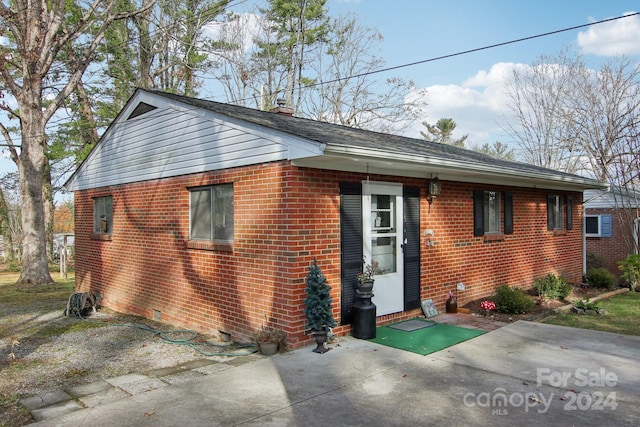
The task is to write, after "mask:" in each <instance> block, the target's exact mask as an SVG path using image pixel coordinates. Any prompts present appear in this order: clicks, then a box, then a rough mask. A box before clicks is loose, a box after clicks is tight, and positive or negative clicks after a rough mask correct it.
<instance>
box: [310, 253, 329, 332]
mask: <svg viewBox="0 0 640 427" xmlns="http://www.w3.org/2000/svg"><path fill="white" fill-rule="evenodd" d="M330 291H331V287H330V286H329V285H327V278H326V277H324V274H322V270H321V269H320V267H318V262H317V260H316V259H314V260H313V264H311V265H310V266H309V274H307V289H306V292H307V297H306V298H305V299H304V304H305V308H304V314H305V316H307V325H306V328H308V329H311V330H312V331H321V330H322V329H323V328H332V327H334V326H335V325H336V321H335V319H334V318H333V313H332V312H331V305H332V302H333V300H332V299H331V295H330Z"/></svg>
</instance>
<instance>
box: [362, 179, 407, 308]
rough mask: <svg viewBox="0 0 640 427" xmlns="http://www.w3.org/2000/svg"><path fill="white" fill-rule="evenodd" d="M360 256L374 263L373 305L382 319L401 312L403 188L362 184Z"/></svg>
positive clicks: (402, 298) (379, 183)
mask: <svg viewBox="0 0 640 427" xmlns="http://www.w3.org/2000/svg"><path fill="white" fill-rule="evenodd" d="M362 190H363V191H362V194H363V203H362V206H363V208H362V211H363V212H362V223H363V231H364V232H363V252H364V257H365V260H366V262H367V264H368V263H370V262H372V261H373V262H377V263H378V268H379V269H380V270H381V272H380V273H378V274H376V276H375V283H374V286H373V293H374V295H375V296H374V297H373V300H372V301H373V303H374V304H375V305H376V314H377V315H378V316H382V315H385V314H390V313H397V312H399V311H402V310H404V274H403V266H404V263H403V254H402V239H403V235H404V234H403V230H402V224H403V214H402V184H394V183H382V182H369V181H364V182H363V183H362Z"/></svg>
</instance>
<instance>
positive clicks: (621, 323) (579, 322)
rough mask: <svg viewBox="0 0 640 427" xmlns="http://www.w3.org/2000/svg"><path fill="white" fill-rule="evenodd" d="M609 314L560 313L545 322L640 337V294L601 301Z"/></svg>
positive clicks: (626, 293) (634, 293)
mask: <svg viewBox="0 0 640 427" xmlns="http://www.w3.org/2000/svg"><path fill="white" fill-rule="evenodd" d="M601 303H602V308H604V309H605V310H606V311H607V314H574V313H559V314H555V315H553V316H551V317H547V318H546V319H544V320H543V323H549V324H552V325H560V326H570V327H573V328H582V329H594V330H597V331H605V332H614V333H618V334H625V335H640V292H625V293H624V294H619V295H616V296H613V297H611V298H608V299H604V300H601Z"/></svg>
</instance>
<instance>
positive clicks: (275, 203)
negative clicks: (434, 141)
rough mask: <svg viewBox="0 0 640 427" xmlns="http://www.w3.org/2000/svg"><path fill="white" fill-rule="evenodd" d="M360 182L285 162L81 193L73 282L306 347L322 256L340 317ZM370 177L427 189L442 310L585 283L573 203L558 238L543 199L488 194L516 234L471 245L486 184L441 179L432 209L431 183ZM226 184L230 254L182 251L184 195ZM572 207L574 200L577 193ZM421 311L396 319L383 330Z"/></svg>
mask: <svg viewBox="0 0 640 427" xmlns="http://www.w3.org/2000/svg"><path fill="white" fill-rule="evenodd" d="M364 178H365V176H363V175H358V174H351V173H342V172H335V171H323V170H316V169H305V168H296V167H293V166H291V165H289V164H288V163H287V162H282V163H272V164H264V165H260V166H253V167H243V168H237V169H232V170H226V171H218V172H211V173H204V174H198V175H190V176H182V177H177V178H171V179H163V180H155V181H148V182H141V183H135V184H129V185H125V186H114V187H108V188H99V189H93V190H86V191H79V192H76V194H75V214H76V237H75V239H76V240H75V244H76V259H77V260H76V282H77V285H76V286H77V288H78V290H79V291H87V290H89V289H91V290H93V291H98V292H100V293H102V294H103V297H104V300H103V304H104V305H105V306H108V307H111V308H113V309H115V310H118V311H125V312H130V313H133V314H138V315H142V316H145V317H148V318H152V317H153V315H154V310H157V312H160V313H161V317H162V320H163V321H167V322H170V323H173V324H176V325H181V326H183V327H187V328H191V329H194V330H197V331H199V332H202V333H205V334H212V335H216V334H217V333H218V331H222V332H226V333H230V334H231V335H232V337H233V338H234V339H236V340H248V339H250V334H251V332H252V331H254V330H256V329H257V328H259V327H260V326H261V325H263V324H265V323H267V324H268V325H270V326H276V327H279V328H281V329H283V330H284V331H285V332H286V333H287V335H288V339H289V343H290V345H291V347H293V348H295V347H298V346H300V345H303V344H309V343H310V340H309V338H308V337H306V336H305V335H304V333H303V329H304V324H305V319H304V315H303V312H302V309H303V307H302V301H303V299H304V297H305V291H304V289H305V279H306V274H307V271H308V266H309V264H310V263H311V262H312V260H313V258H314V257H316V258H317V259H318V264H319V266H320V267H321V268H322V271H323V273H324V274H325V276H326V277H327V280H328V283H329V284H330V285H331V286H332V288H333V290H332V296H333V299H334V313H335V317H336V319H338V320H339V315H340V312H339V307H340V235H339V230H340V223H339V221H340V218H339V212H340V209H339V202H340V195H339V183H340V182H341V181H351V182H359V181H361V180H362V179H364ZM370 179H372V180H376V181H394V182H403V183H404V184H405V185H409V186H419V187H420V188H421V189H422V190H421V193H422V194H421V198H422V200H421V230H422V231H424V230H425V229H427V228H429V229H433V230H434V231H435V236H434V237H433V238H432V241H433V242H434V245H433V246H429V247H427V246H426V244H425V240H424V239H425V238H424V236H423V235H422V236H421V239H422V243H423V244H422V251H423V252H422V265H421V269H422V298H423V299H424V298H433V299H434V301H435V302H436V305H437V307H438V309H439V310H441V311H444V301H445V296H446V291H447V290H449V289H452V288H453V285H454V284H455V283H457V282H458V281H462V282H464V283H465V284H466V286H467V290H466V291H465V292H463V293H459V295H458V297H459V300H460V301H459V304H464V303H465V302H466V301H469V300H471V299H475V298H479V297H481V296H485V295H489V294H491V293H492V291H493V289H494V287H495V286H497V285H500V284H503V283H507V284H510V285H515V286H520V287H529V286H531V284H532V283H533V280H534V279H535V278H536V277H541V276H544V275H546V274H547V273H549V272H551V273H554V274H562V275H564V276H566V277H568V278H570V279H571V280H579V279H580V276H581V273H582V239H581V237H580V236H581V224H582V218H581V209H580V208H579V206H577V204H576V205H575V206H574V210H573V212H574V228H573V230H570V231H568V232H567V233H566V235H554V233H553V232H549V231H547V227H546V197H547V192H546V191H541V190H518V189H515V190H514V189H511V188H508V187H504V188H500V187H495V186H491V189H492V190H498V191H511V192H512V193H513V195H514V197H513V201H514V234H512V235H506V236H504V239H503V240H501V241H493V242H485V241H484V239H483V238H482V237H473V210H472V207H473V200H472V191H473V190H474V189H488V188H489V187H488V186H477V185H471V184H460V183H454V182H443V183H442V187H443V191H442V195H441V196H440V197H438V199H437V200H436V201H435V202H434V203H433V204H432V205H431V206H429V204H428V203H427V201H426V199H425V198H424V197H425V191H424V188H425V187H426V185H427V181H426V180H421V179H402V180H400V179H397V178H395V177H388V176H374V175H372V176H370ZM231 182H232V183H233V185H234V216H235V222H234V229H235V230H234V234H235V236H234V243H233V248H232V250H226V251H225V250H209V249H207V248H206V245H205V246H203V245H200V246H199V247H202V248H201V249H196V248H194V246H195V247H198V245H193V244H191V245H189V244H187V242H188V235H189V218H188V211H189V192H188V188H189V187H194V186H201V185H210V184H222V183H231ZM105 195H111V196H112V197H113V209H114V224H113V235H112V238H111V240H107V241H105V240H94V239H92V234H91V233H92V222H93V201H92V198H93V197H97V196H105ZM573 200H574V203H577V202H576V201H577V200H580V197H579V195H576V194H574V197H573ZM446 283H450V284H451V285H450V286H449V287H445V284H446ZM157 312H156V314H157ZM419 313H420V311H419V310H414V311H413V312H410V313H398V314H393V315H389V316H385V317H383V318H379V319H378V322H379V323H380V324H382V323H385V322H389V321H391V320H396V319H400V318H409V317H413V316H415V315H417V314H419ZM334 331H335V332H336V333H338V334H345V333H348V332H350V329H349V326H339V327H337V328H335V330H334Z"/></svg>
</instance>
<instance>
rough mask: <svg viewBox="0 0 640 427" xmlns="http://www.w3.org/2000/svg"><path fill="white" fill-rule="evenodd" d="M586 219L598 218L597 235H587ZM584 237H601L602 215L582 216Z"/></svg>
mask: <svg viewBox="0 0 640 427" xmlns="http://www.w3.org/2000/svg"><path fill="white" fill-rule="evenodd" d="M587 218H598V232H597V233H587ZM584 235H585V237H602V215H597V214H590V215H585V216H584Z"/></svg>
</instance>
